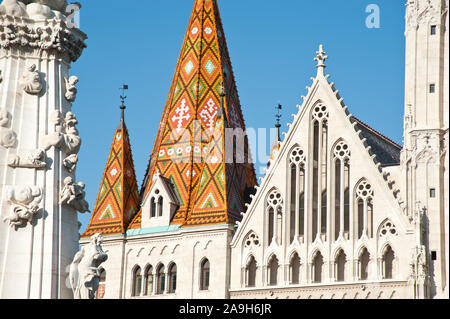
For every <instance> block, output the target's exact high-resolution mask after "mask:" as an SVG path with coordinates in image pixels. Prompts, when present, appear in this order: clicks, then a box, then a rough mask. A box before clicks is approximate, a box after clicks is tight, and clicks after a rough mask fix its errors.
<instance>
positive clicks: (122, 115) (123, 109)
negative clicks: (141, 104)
mask: <svg viewBox="0 0 450 319" xmlns="http://www.w3.org/2000/svg"><path fill="white" fill-rule="evenodd" d="M119 90H122V94H121V95H120V99H121V101H122V104H121V105H120V110H121V111H122V114H121V118H120V120H121V122H124V119H125V109H126V108H127V107H126V106H125V100H126V98H127V96H126V95H125V91H126V90H128V85H127V84H124V85H122V87H121V88H120V89H119Z"/></svg>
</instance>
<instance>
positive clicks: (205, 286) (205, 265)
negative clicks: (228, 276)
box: [200, 259, 210, 290]
mask: <svg viewBox="0 0 450 319" xmlns="http://www.w3.org/2000/svg"><path fill="white" fill-rule="evenodd" d="M209 276H210V264H209V260H208V259H205V260H203V261H202V263H201V269H200V290H209Z"/></svg>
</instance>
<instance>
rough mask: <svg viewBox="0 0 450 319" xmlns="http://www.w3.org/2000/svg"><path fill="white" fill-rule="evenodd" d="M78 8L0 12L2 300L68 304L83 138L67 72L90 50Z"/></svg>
mask: <svg viewBox="0 0 450 319" xmlns="http://www.w3.org/2000/svg"><path fill="white" fill-rule="evenodd" d="M78 9H79V5H68V4H67V2H66V1H65V0H58V1H47V0H44V1H24V0H12V1H11V0H9V1H7V0H4V1H3V2H2V4H1V5H0V216H1V220H0V299H7V298H8V299H9V298H19V299H41V298H42V299H50V298H52V299H53V298H62V299H66V298H72V291H71V289H69V287H68V285H67V284H66V278H67V277H68V266H69V265H70V263H71V262H72V259H73V257H74V255H75V253H76V252H77V251H78V239H79V234H78V232H79V223H78V216H77V214H78V212H81V213H84V212H87V211H88V210H89V208H88V204H87V202H86V201H85V200H84V195H85V193H84V184H83V183H81V182H77V181H76V179H75V170H76V165H77V161H78V156H77V153H78V151H79V149H80V146H81V138H80V136H79V134H78V131H77V128H76V124H77V123H78V121H77V118H76V116H75V114H74V113H72V112H73V108H72V104H73V103H74V102H75V99H76V95H77V88H76V83H77V82H78V78H77V77H76V76H70V77H69V70H70V65H71V63H72V62H75V61H77V60H78V58H79V57H80V55H81V53H82V52H83V49H84V48H85V47H86V45H85V43H84V40H85V39H86V35H85V34H84V33H83V32H81V31H80V30H79V29H77V28H76V27H75V24H74V22H73V16H74V12H75V11H78Z"/></svg>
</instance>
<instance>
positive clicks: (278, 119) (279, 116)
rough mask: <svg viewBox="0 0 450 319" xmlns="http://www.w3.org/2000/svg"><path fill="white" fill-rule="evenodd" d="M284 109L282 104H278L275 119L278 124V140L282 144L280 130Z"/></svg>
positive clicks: (276, 125)
mask: <svg viewBox="0 0 450 319" xmlns="http://www.w3.org/2000/svg"><path fill="white" fill-rule="evenodd" d="M282 109H283V106H282V105H281V104H280V102H278V105H277V106H276V110H277V114H276V115H275V119H276V121H277V123H276V124H275V127H276V129H277V139H278V142H281V136H280V128H281V124H280V120H281V117H282V115H281V110H282Z"/></svg>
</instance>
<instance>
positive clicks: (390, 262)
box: [383, 246, 395, 279]
mask: <svg viewBox="0 0 450 319" xmlns="http://www.w3.org/2000/svg"><path fill="white" fill-rule="evenodd" d="M394 261H395V254H394V251H393V250H392V248H391V246H387V247H386V249H385V250H384V255H383V278H384V279H393V278H394Z"/></svg>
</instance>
